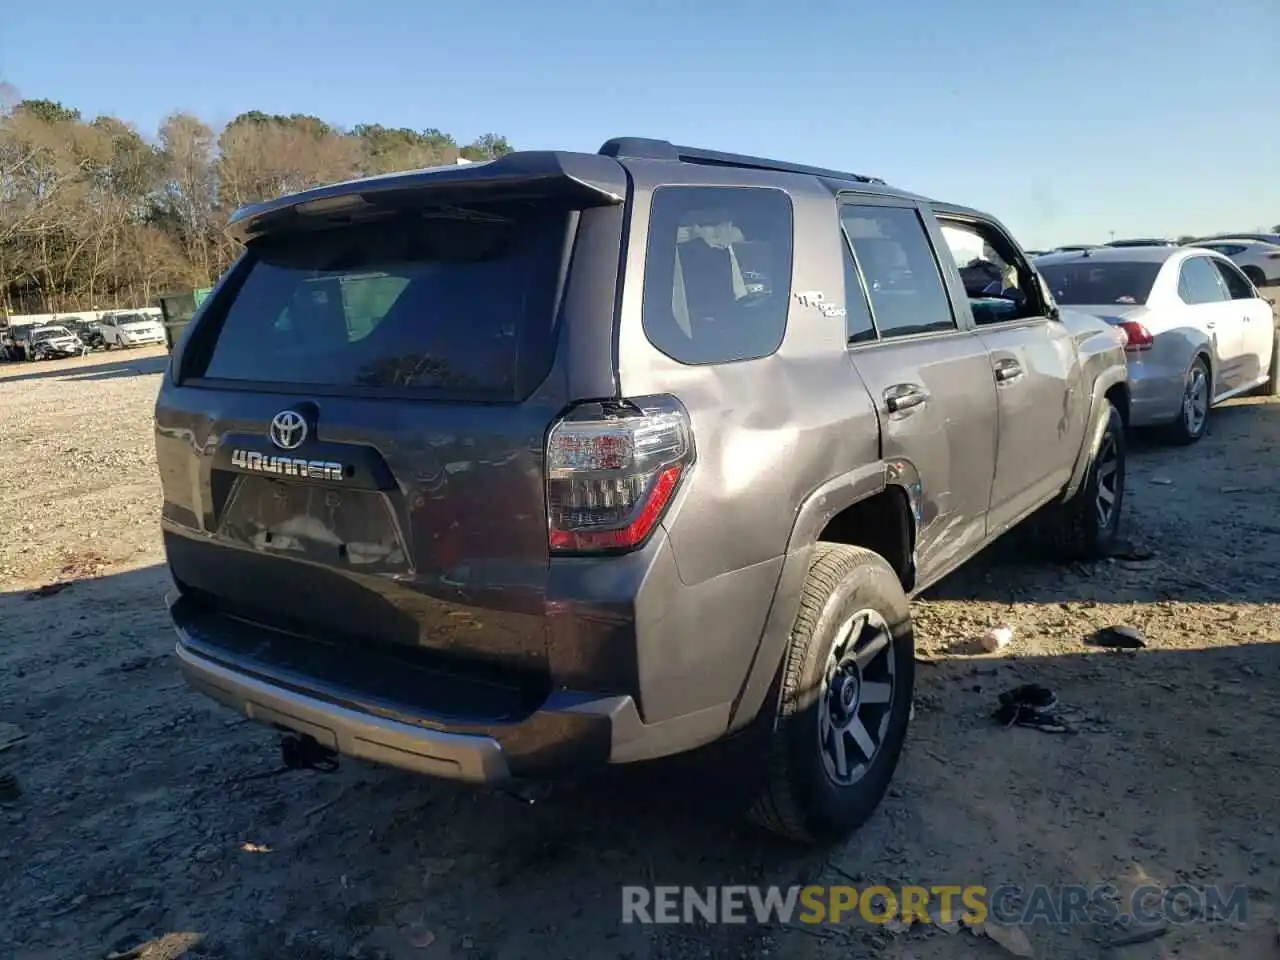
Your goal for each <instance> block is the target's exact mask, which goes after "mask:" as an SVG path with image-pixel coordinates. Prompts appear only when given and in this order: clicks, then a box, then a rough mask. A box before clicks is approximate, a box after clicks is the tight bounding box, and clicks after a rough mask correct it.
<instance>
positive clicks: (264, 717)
mask: <svg viewBox="0 0 1280 960" xmlns="http://www.w3.org/2000/svg"><path fill="white" fill-rule="evenodd" d="M166 602H167V603H168V605H169V609H170V614H171V616H172V617H173V621H174V626H175V629H176V630H177V633H178V643H177V650H176V652H177V656H178V662H179V666H180V668H181V671H182V674H183V677H184V679H185V680H186V682H187V684H188V685H189V686H190V687H191V688H193V689H194V690H196V691H198V692H200V693H203V694H205V695H206V696H209V697H211V698H212V699H214V700H216V701H218V702H219V703H221V704H223V705H224V706H227V707H230V708H231V709H233V710H235V711H237V712H238V713H241V714H243V715H244V716H246V717H248V718H249V719H250V720H254V721H256V722H258V723H261V724H264V725H267V726H270V727H273V728H276V729H279V730H282V731H290V732H294V733H299V734H303V735H305V736H310V737H312V738H314V739H315V740H316V741H317V742H318V743H320V744H321V745H323V746H325V747H327V748H329V749H330V750H334V751H336V752H337V753H339V754H342V755H344V756H347V757H351V758H354V759H359V760H368V761H372V762H375V763H380V764H384V765H387V766H392V767H397V768H400V769H404V770H409V771H412V772H414V773H420V774H426V775H428V776H434V777H440V778H444V779H449V780H459V781H464V782H469V783H501V782H503V781H507V780H513V779H543V778H554V777H560V776H565V775H571V774H574V773H581V772H585V771H589V770H591V769H593V768H598V767H602V766H604V765H606V764H609V763H626V762H632V761H637V760H644V759H648V758H651V757H656V756H662V755H666V754H670V753H676V752H680V751H681V750H685V749H690V748H692V747H695V746H698V745H700V744H703V743H707V742H710V741H711V740H714V739H716V738H717V737H718V736H720V735H721V734H722V733H723V732H724V730H725V725H726V721H727V712H726V710H724V709H722V708H715V709H710V710H706V711H701V712H699V713H695V714H692V715H688V716H682V717H677V718H674V719H671V720H667V721H665V722H662V723H651V724H645V723H644V722H643V721H642V719H641V717H640V714H639V711H638V710H637V708H636V704H635V701H634V700H633V698H632V697H630V696H626V695H602V694H591V693H581V692H574V691H567V690H557V691H555V692H553V693H552V694H551V695H550V696H549V697H547V699H546V700H545V701H544V702H543V703H542V704H541V705H540V706H539V707H538V708H537V709H536V710H534V711H532V712H531V713H528V714H527V715H524V716H520V717H517V718H511V719H509V720H500V721H488V722H458V721H456V720H450V719H448V718H444V717H442V716H439V715H434V714H431V713H429V712H428V711H427V710H425V709H420V708H417V707H414V706H411V705H408V704H406V703H404V702H390V701H388V700H385V699H380V698H378V697H376V696H371V695H369V693H368V692H367V691H355V690H352V689H349V688H346V689H344V688H343V687H342V686H339V685H337V684H332V683H327V682H322V681H319V682H318V681H317V679H316V678H315V677H313V676H304V675H302V674H299V673H296V672H291V671H290V670H288V669H281V668H280V667H278V666H276V665H270V664H267V663H266V662H264V661H263V660H262V659H258V658H255V657H253V656H252V655H251V654H250V655H245V653H244V652H243V651H245V650H246V649H252V647H253V646H254V642H256V640H257V639H258V638H257V637H256V636H250V637H249V638H248V639H249V642H248V643H245V642H243V641H244V640H245V636H244V633H245V632H246V631H247V632H248V633H249V634H251V635H252V634H257V633H259V632H262V631H259V630H258V628H254V627H252V626H249V625H243V624H241V625H240V626H239V627H236V628H235V630H236V633H237V634H239V636H237V637H236V638H235V641H236V642H235V643H230V642H228V643H226V644H223V643H220V640H228V641H229V640H231V638H229V637H219V636H218V635H217V630H218V629H220V628H223V627H226V626H228V625H232V624H236V623H238V622H237V621H233V620H232V621H227V623H226V624H222V625H221V626H220V627H218V626H216V627H214V629H210V618H208V617H201V616H199V615H192V614H191V613H190V612H189V610H188V609H187V608H186V607H185V606H184V604H185V603H186V602H185V601H184V599H183V598H182V596H181V595H180V594H178V593H177V592H176V591H175V592H173V593H171V594H170V595H169V596H168V597H167V598H166ZM216 620H217V618H215V622H216ZM266 632H269V631H266Z"/></svg>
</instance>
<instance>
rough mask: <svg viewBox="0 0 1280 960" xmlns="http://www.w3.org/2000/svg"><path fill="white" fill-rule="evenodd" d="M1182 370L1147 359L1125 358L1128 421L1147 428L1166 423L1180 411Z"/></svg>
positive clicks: (1184, 380)
mask: <svg viewBox="0 0 1280 960" xmlns="http://www.w3.org/2000/svg"><path fill="white" fill-rule="evenodd" d="M1185 385H1186V370H1185V369H1184V368H1182V367H1177V366H1173V365H1156V364H1154V363H1151V362H1149V361H1145V362H1144V361H1135V360H1132V359H1131V360H1130V361H1129V396H1130V401H1129V423H1130V424H1131V425H1132V426H1135V427H1151V426H1157V425H1160V424H1165V423H1170V422H1171V421H1173V420H1175V419H1177V417H1178V414H1179V412H1180V411H1181V410H1182V394H1183V390H1184V388H1185Z"/></svg>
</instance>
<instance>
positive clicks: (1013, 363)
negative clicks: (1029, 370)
mask: <svg viewBox="0 0 1280 960" xmlns="http://www.w3.org/2000/svg"><path fill="white" fill-rule="evenodd" d="M995 371H996V380H997V381H998V382H1000V383H1008V382H1009V381H1010V380H1017V379H1018V378H1019V377H1020V376H1022V364H1020V363H1019V362H1018V361H1017V360H1008V359H1006V360H997V361H996V365H995Z"/></svg>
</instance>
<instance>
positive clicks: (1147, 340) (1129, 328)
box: [1120, 320, 1155, 351]
mask: <svg viewBox="0 0 1280 960" xmlns="http://www.w3.org/2000/svg"><path fill="white" fill-rule="evenodd" d="M1120 329H1121V330H1123V331H1124V335H1125V336H1126V337H1128V339H1129V342H1128V343H1127V344H1125V349H1126V350H1131V351H1132V350H1150V349H1151V345H1152V344H1153V343H1155V337H1153V336H1151V331H1150V330H1148V329H1147V328H1146V327H1144V326H1143V325H1142V324H1140V323H1139V322H1138V321H1137V320H1122V321H1121V322H1120Z"/></svg>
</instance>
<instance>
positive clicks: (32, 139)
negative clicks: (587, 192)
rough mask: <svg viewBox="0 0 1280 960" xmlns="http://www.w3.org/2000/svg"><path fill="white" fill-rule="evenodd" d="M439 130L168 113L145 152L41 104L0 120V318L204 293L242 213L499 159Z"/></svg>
mask: <svg viewBox="0 0 1280 960" xmlns="http://www.w3.org/2000/svg"><path fill="white" fill-rule="evenodd" d="M510 150H511V146H510V144H508V143H507V140H506V138H505V137H502V136H499V135H497V134H486V135H484V136H482V137H479V138H478V139H476V140H475V141H473V142H471V143H467V144H464V145H461V146H460V145H459V144H458V143H457V142H456V141H455V140H454V138H453V137H452V136H450V135H449V134H447V133H444V132H442V131H440V130H434V129H428V130H410V129H407V128H391V127H384V126H382V125H381V124H377V123H365V124H359V125H357V126H355V127H353V128H351V129H350V130H344V129H340V128H338V127H335V126H333V125H332V124H329V123H327V122H325V121H324V120H321V119H320V118H319V117H313V116H309V115H306V114H291V115H288V116H282V115H279V114H266V113H261V112H259V111H256V110H252V111H249V112H247V113H242V114H240V115H239V116H238V117H236V118H235V119H234V120H232V121H231V122H230V123H229V124H227V125H226V126H225V127H224V128H223V129H221V130H215V129H214V128H213V127H211V126H210V125H209V124H207V123H205V122H204V121H202V120H201V119H200V118H198V117H195V116H192V115H190V114H186V113H175V114H173V115H171V116H169V117H167V118H166V119H165V120H164V122H163V123H162V124H161V125H160V129H159V130H158V131H157V133H156V136H155V138H154V139H153V140H148V139H146V138H144V137H143V136H142V135H141V134H140V133H139V132H138V131H137V130H136V129H135V128H134V127H133V126H131V125H130V124H128V123H125V122H124V121H122V120H120V119H118V118H116V117H110V116H100V117H96V118H94V119H92V120H86V119H85V118H84V117H83V116H81V114H80V112H79V111H78V110H75V109H72V108H69V107H66V106H64V105H63V104H61V103H57V102H54V101H49V100H20V101H18V102H17V103H15V104H14V105H13V106H11V107H8V108H4V109H0V314H5V313H10V314H12V313H44V312H53V311H71V310H90V309H94V308H102V309H105V308H108V307H121V306H147V305H150V304H152V303H153V302H154V301H155V299H156V297H158V296H160V295H162V294H164V293H167V292H171V291H181V290H185V289H189V288H192V287H201V286H206V285H208V284H210V283H211V282H212V281H213V280H215V279H216V278H217V277H218V275H219V274H220V273H222V271H223V270H225V269H226V268H227V267H228V266H229V265H230V263H231V261H232V260H233V259H234V257H235V256H236V253H237V251H236V248H235V245H234V243H233V242H232V241H230V240H228V239H227V238H226V237H225V236H224V235H223V233H222V228H223V226H224V225H225V224H226V221H227V218H228V217H229V216H230V215H231V213H232V212H233V211H234V210H235V209H236V208H237V207H239V206H242V205H243V204H246V203H253V202H256V201H260V200H265V199H269V198H271V197H276V196H279V195H281V194H283V193H288V192H291V191H294V190H299V189H303V188H305V187H310V186H315V185H317V184H322V183H332V182H333V181H336V180H343V179H347V178H350V177H354V176H366V175H373V174H381V173H391V172H393V171H396V170H412V169H417V168H419V167H427V166H433V165H437V164H442V163H453V162H455V161H456V160H458V158H460V157H461V158H465V159H469V160H484V159H488V158H491V157H495V156H500V155H502V154H504V153H508V152H509V151H510Z"/></svg>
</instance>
